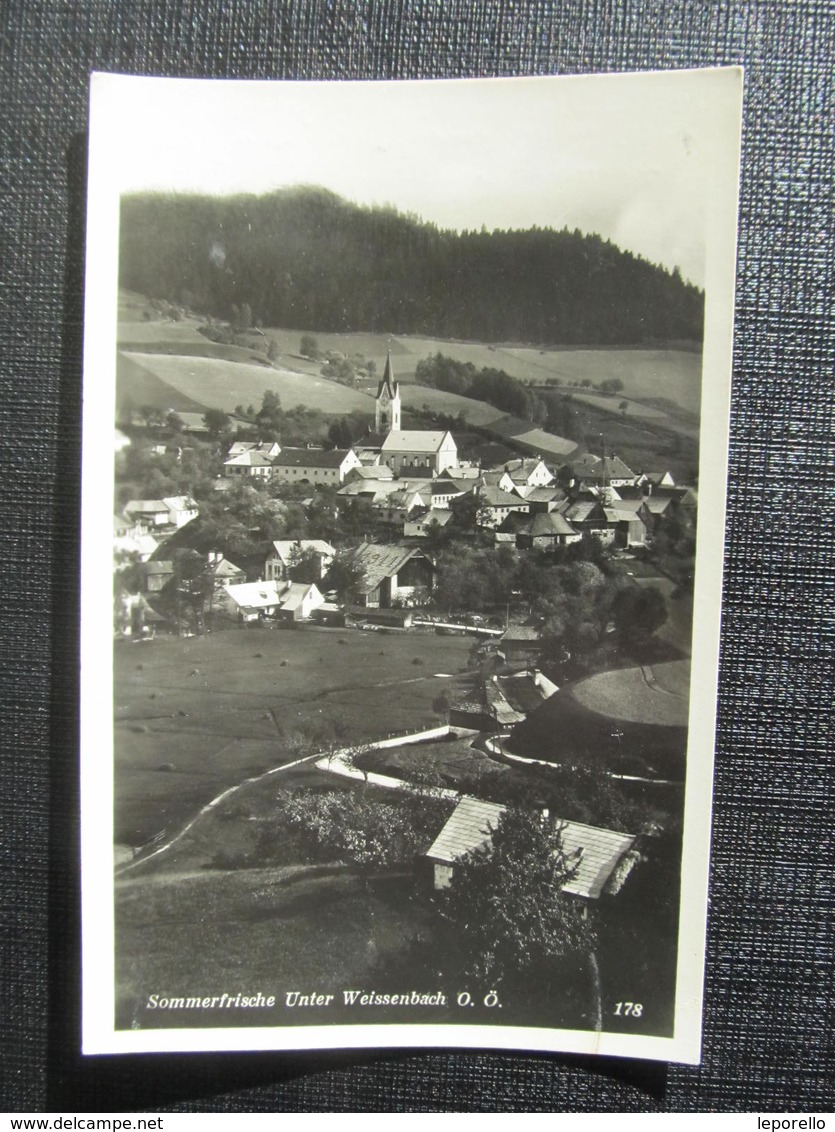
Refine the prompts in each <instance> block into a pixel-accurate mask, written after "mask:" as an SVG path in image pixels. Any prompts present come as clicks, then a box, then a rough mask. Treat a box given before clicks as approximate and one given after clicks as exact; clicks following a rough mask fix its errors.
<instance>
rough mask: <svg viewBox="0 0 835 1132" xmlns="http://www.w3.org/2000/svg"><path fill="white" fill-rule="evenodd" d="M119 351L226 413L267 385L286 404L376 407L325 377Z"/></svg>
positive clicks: (255, 398) (340, 409) (253, 399)
mask: <svg viewBox="0 0 835 1132" xmlns="http://www.w3.org/2000/svg"><path fill="white" fill-rule="evenodd" d="M121 356H122V357H124V358H127V359H128V361H132V362H134V363H136V364H137V365H140V366H141V367H142V368H143V369H144V370H146V371H147V372H149V373H151V374H152V375H153V376H154V377H157V378H159V379H160V380H161V381H163V382H165V383H166V384H167V385H169V386H171V387H172V388H173V389H176V390H177V391H178V392H179V393H181V394H183V395H184V396H186V397H188V398H190V399H192V400H195V401H199V402H200V403H201V404H202V405H207V406H209V407H211V408H217V409H224V410H225V411H226V412H231V411H232V410H233V409H234V408H235V406H236V405H241V404H242V405H249V404H253V405H256V406H257V405H260V403H261V399H262V397H263V396H264V394H265V393H266V392H267V390H268V389H273V390H275V392H276V393H278V395H279V396H280V397H281V404H282V407H283V408H285V409H292V408H294V407H295V406H296V405H305V406H307V407H308V408H310V409H320V410H321V411H322V412H323V413H349V412H351V411H353V410H355V409H357V410H359V411H361V412H373V411H374V405H373V402H372V401H371V399H370V398H369V397H368V396H367V395H366V394H364V393H359V392H358V391H357V390H356V389H349V388H348V387H347V386H345V385H337V384H336V382H333V381H326V380H325V378H323V377H313V376H308V375H305V374H299V373H291V372H290V371H289V370H279V369H271V368H268V367H265V366H262V365H255V364H253V363H241V362H228V361H224V360H222V359H220V358H201V357H196V356H193V355H179V356H178V355H171V354H156V353H130V352H125V353H123V354H122V355H121Z"/></svg>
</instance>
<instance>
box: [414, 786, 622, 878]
mask: <svg viewBox="0 0 835 1132" xmlns="http://www.w3.org/2000/svg"><path fill="white" fill-rule="evenodd" d="M504 813H505V807H504V806H501V805H499V804H498V803H496V802H483V801H482V800H481V799H479V798H473V797H469V796H467V795H465V796H464V797H463V798H462V799H461V801H460V802H459V803H458V805H457V806H456V807H455V810H454V811H453V812H452V815H451V816H450V817H449V819H448V820H447V822H446V824H445V825H444V827H443V829H442V830H441V832H440V833H439V834H438V836H437V837H436V838H435V840H434V842H433V843H432V845H431V846H430V847H429V849H428V850H427V852H426V859H427V861H428V862H429V864H430V865H431V867H432V882H433V887H434V888H435V889H443V888H448V887H449V886H450V884H451V883H452V878H453V874H454V872H455V865H456V862H458V861H460V860H461V858H462V857H464V856H465V855H466V854H467V853H473V852H475V851H476V850H478V849H483V848H485V847H486V846H487V845H489V844H490V842H491V840H492V837H493V833H494V832H495V830H496V829H497V828H498V825H499V821H500V819H501V816H502V814H504ZM547 816H548V815H547V811H546V812H545V813H544V814H543V820H546V819H547ZM557 828H558V829H559V831H560V840H561V842H562V851H563V853H564V855H565V857H566V860H567V862H568V863H569V864H571V865H572V866H573V869H572V875H571V876H570V878H569V879H568V880H566V882H565V883H564V884H563V885H562V891H563V892H565V893H568V894H569V895H571V896H577V897H579V898H581V899H583V900H599V899H600V898H601V897H602V896H605V895H614V894H615V893H616V892H617V891H619V889H620V888H621V886H622V885H623V883H624V881H625V880H626V877H627V875H628V874H629V872H630V871H631V870H632V868H633V867H634V866H635V865H636V864H637V862H638V860H639V858H638V855H637V853H636V852H635V851H634V848H633V847H634V845H635V841H636V840H637V838H636V837H635V836H634V835H633V834H628V833H619V832H618V831H617V830H613V829H601V828H599V827H597V826H592V825H584V824H582V823H581V822H570V821H565V822H559V823H558V826H557Z"/></svg>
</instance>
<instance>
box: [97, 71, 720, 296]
mask: <svg viewBox="0 0 835 1132" xmlns="http://www.w3.org/2000/svg"><path fill="white" fill-rule="evenodd" d="M730 74H731V72H729V71H724V72H723V71H707V72H704V71H703V72H693V71H681V72H665V73H644V74H633V75H605V76H594V77H575V78H531V79H492V80H480V79H479V80H451V81H428V80H427V81H423V82H390V83H389V82H387V83H383V82H377V83H370V82H352V83H295V82H273V83H263V82H240V81H224V80H189V79H143V78H126V77H121V76H119V77H116V76H96V78H95V79H94V82H96V83H98V84H99V89H102V88H103V92H104V94H105V98H104V99H103V101H106V103H107V104H108V106H109V107H110V113H112V114H118V122H119V129H118V131H117V132H116V135H115V137H116V140H115V152H114V153H113V154H112V159H113V161H114V166H113V168H115V169H116V170H117V176H118V180H119V187H120V189H121V191H133V190H147V189H159V190H165V191H199V192H210V193H232V192H253V193H261V192H267V191H269V190H271V189H275V188H278V187H281V186H286V185H294V184H316V185H323V186H325V187H327V188H329V189H331V190H333V191H334V192H336V193H338V194H339V195H340V196H343V197H345V198H347V199H348V200H351V201H354V202H356V203H358V204H368V205H370V204H390V205H394V206H395V207H396V208H398V209H399V210H400V211H402V212H411V213H415V214H417V215H418V216H420V217H421V218H422V219H424V220H429V221H433V222H434V223H436V224H438V225H439V226H441V227H445V228H454V229H457V230H462V229H466V228H468V229H473V228H481V227H482V225H484V226H486V227H487V228H488V229H493V228H529V227H531V226H533V225H539V226H541V227H546V226H548V227H554V228H563V227H566V226H567V227H568V228H571V229H573V228H579V229H580V230H581V231H584V232H596V233H598V234H600V235H602V236H603V237H604V238H606V239H611V240H612V241H613V242H614V243H616V244H617V245H618V246H620V247H622V248H626V249H629V250H630V251H633V252H635V253H637V254H639V255H642V256H643V257H644V258H646V259H648V260H650V261H652V262H654V263H661V264H663V265H664V266H666V267H667V268H669V269H672V268H674V267H678V268H679V270H680V271H681V272H682V274H683V275H684V277H685V278H687V279H689V280H690V281H691V282H694V283H696V284H698V285H699V286H701V285H703V283H704V249H705V238H706V233H705V217H706V211H707V203H708V196H709V192H710V184H711V164H712V161H713V158H714V154H715V147H716V146H717V145H718V144H720V143H719V140H718V139H720V138H721V137H722V136H723V130H722V128H721V125H722V121H721V120H722V116H723V114H724V113H725V111H724V107H725V106H726V104H727V101H728V100H727V99H726V98H724V97H723V95H724V94H726V93H727V81H726V80H727V78H728V76H729V75H730Z"/></svg>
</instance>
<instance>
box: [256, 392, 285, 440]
mask: <svg viewBox="0 0 835 1132" xmlns="http://www.w3.org/2000/svg"><path fill="white" fill-rule="evenodd" d="M255 423H256V424H257V426H258V431H259V434H260V436H261V439H262V440H278V439H279V437H280V433H281V426H282V424H283V423H284V413H283V412H282V410H281V398H280V397H279V395H278V394H277V393H276V392H275V391H274V390H273V389H268V390H267V391H266V392H265V393H264V396H263V398H262V399H261V408H260V409H259V410H258V413H257V414H256V417H255Z"/></svg>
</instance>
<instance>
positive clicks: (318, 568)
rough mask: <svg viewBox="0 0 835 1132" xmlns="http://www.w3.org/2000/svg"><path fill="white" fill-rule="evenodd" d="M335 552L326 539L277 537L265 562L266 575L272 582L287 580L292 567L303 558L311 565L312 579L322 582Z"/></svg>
mask: <svg viewBox="0 0 835 1132" xmlns="http://www.w3.org/2000/svg"><path fill="white" fill-rule="evenodd" d="M335 554H336V551H335V550H334V548H333V547H332V546H331V544H330V543H329V542H325V541H324V539H318V538H305V539H277V540H276V541H275V542H274V543H273V544H272V548H271V550H270V551H269V553H268V555H267V558H266V561H265V562H264V577H265V578H266V579H267V581H271V582H283V581H286V580H287V579H288V578H289V576H290V570H291V569H292V567H293V566H294V565H297V564H298V563H299V561H300V560H303V561H304V562H305V563H306V564H307V565H309V569H310V572H311V576H312V579H313V580H314V581H317V582H321V580H322V578H323V577H324V576H325V574H326V572H327V570H328V567H329V566H330V564H331V562H333V558H334V555H335Z"/></svg>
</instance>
